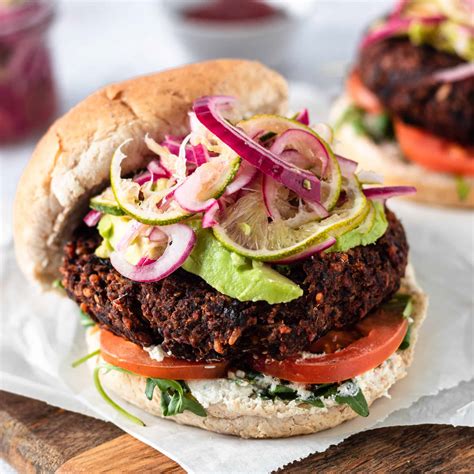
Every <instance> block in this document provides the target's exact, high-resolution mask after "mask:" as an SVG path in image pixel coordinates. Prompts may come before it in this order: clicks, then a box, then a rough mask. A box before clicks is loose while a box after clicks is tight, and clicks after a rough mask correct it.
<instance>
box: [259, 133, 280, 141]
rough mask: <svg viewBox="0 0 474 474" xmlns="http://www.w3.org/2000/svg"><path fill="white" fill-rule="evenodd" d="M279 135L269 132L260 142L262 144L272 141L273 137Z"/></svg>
mask: <svg viewBox="0 0 474 474" xmlns="http://www.w3.org/2000/svg"><path fill="white" fill-rule="evenodd" d="M276 135H277V134H276V133H275V132H267V133H265V134H263V135H262V136H261V137H260V138H259V140H260V143H265V142H267V141H268V140H271V139H272V138H273V137H275V136H276Z"/></svg>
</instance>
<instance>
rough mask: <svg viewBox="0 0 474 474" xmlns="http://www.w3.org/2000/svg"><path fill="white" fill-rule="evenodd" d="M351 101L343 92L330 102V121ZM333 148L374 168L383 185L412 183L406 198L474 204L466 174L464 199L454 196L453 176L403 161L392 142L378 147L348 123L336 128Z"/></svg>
mask: <svg viewBox="0 0 474 474" xmlns="http://www.w3.org/2000/svg"><path fill="white" fill-rule="evenodd" d="M350 104H351V99H350V98H349V97H348V96H347V95H343V96H342V97H340V98H339V99H338V100H337V101H336V102H335V103H334V105H333V108H332V111H331V122H332V123H337V121H338V118H339V117H341V115H342V113H343V112H344V110H345V109H346V108H347V107H348V106H349V105H350ZM336 140H337V144H336V150H337V152H338V153H340V154H341V155H343V156H347V157H348V158H351V159H352V160H355V161H357V162H358V163H359V167H360V168H363V169H366V170H372V171H376V172H377V173H380V174H382V175H383V177H384V184H385V185H387V186H392V185H394V186H395V185H397V186H399V185H408V186H415V187H416V189H417V192H416V194H413V195H410V196H409V198H410V199H413V200H415V201H420V202H425V203H428V204H437V205H441V206H453V207H460V208H473V207H474V178H472V177H466V178H465V180H466V182H467V183H468V185H469V187H470V189H471V191H470V193H469V194H468V196H467V198H466V199H465V200H464V201H461V200H460V199H459V197H458V193H457V189H456V180H455V178H454V177H453V176H452V175H450V174H448V173H438V172H435V171H430V170H428V169H426V168H423V167H422V166H419V165H417V164H416V163H411V162H407V161H404V160H403V159H402V158H401V153H400V150H399V148H398V146H396V145H395V144H394V145H393V146H392V145H384V146H380V145H378V144H376V143H374V142H373V141H372V140H371V139H370V138H368V137H366V136H364V135H360V134H358V133H357V132H356V131H355V129H354V128H353V127H352V126H351V125H350V124H343V125H342V126H341V127H340V128H339V129H338V130H337V131H336Z"/></svg>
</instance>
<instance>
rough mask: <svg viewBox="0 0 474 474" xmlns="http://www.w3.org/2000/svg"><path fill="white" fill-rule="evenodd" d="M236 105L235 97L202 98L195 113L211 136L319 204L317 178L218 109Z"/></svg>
mask: <svg viewBox="0 0 474 474" xmlns="http://www.w3.org/2000/svg"><path fill="white" fill-rule="evenodd" d="M235 102H236V99H235V98H234V97H228V96H211V97H201V98H200V99H197V100H196V101H195V102H194V105H193V110H194V113H195V114H196V117H197V119H198V120H199V121H200V122H201V123H202V124H203V125H204V126H205V127H206V128H207V129H208V130H209V131H210V132H211V133H213V134H214V135H215V136H217V138H219V139H220V140H221V141H222V142H224V143H225V144H226V145H227V146H229V147H230V148H231V149H232V150H233V151H234V152H235V153H237V154H238V155H239V156H240V157H242V158H243V159H244V160H246V161H248V162H249V163H250V164H251V165H253V166H255V167H256V168H258V169H259V170H260V171H261V172H262V173H264V174H267V175H269V176H271V177H272V178H273V179H275V180H276V181H278V182H280V183H281V184H283V185H285V186H286V187H288V188H290V189H292V190H293V191H294V192H295V193H296V194H297V195H298V196H300V197H302V198H304V199H306V200H308V201H311V202H320V199H321V183H320V181H319V179H318V178H317V177H316V176H314V175H313V174H311V173H308V172H306V171H304V170H301V169H299V168H296V167H295V166H293V165H291V164H289V163H286V162H285V161H283V160H282V159H281V158H279V157H278V156H276V155H275V154H274V153H272V152H270V151H269V150H267V149H266V148H264V147H263V146H261V145H260V144H259V143H256V142H255V141H253V140H252V139H251V138H250V137H248V136H247V135H245V133H243V132H242V131H241V130H239V129H238V128H236V127H234V126H233V125H231V124H229V123H228V122H227V121H226V120H224V119H223V118H222V116H221V115H220V114H219V112H218V109H219V107H222V106H228V105H231V104H233V103H235Z"/></svg>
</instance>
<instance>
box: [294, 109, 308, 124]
mask: <svg viewBox="0 0 474 474" xmlns="http://www.w3.org/2000/svg"><path fill="white" fill-rule="evenodd" d="M295 120H296V121H297V122H299V123H302V124H303V125H307V126H308V125H309V112H308V109H306V108H304V109H303V110H300V111H299V112H298V113H297V114H296V116H295Z"/></svg>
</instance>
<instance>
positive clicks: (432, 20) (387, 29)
mask: <svg viewBox="0 0 474 474" xmlns="http://www.w3.org/2000/svg"><path fill="white" fill-rule="evenodd" d="M445 19H446V17H445V16H444V15H433V16H428V17H417V18H403V17H399V16H396V17H393V18H389V20H388V21H387V23H385V24H384V25H382V26H381V27H380V28H377V29H376V30H374V31H370V32H369V33H368V34H367V35H366V36H365V37H364V38H363V39H362V42H361V44H360V48H361V49H364V48H366V47H367V46H370V45H371V44H373V43H377V42H379V41H382V40H384V39H387V38H391V37H392V36H395V35H398V34H401V33H406V32H407V31H408V29H409V28H410V26H411V24H412V23H414V22H418V23H423V24H425V25H437V24H438V23H441V22H442V21H444V20H445Z"/></svg>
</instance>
